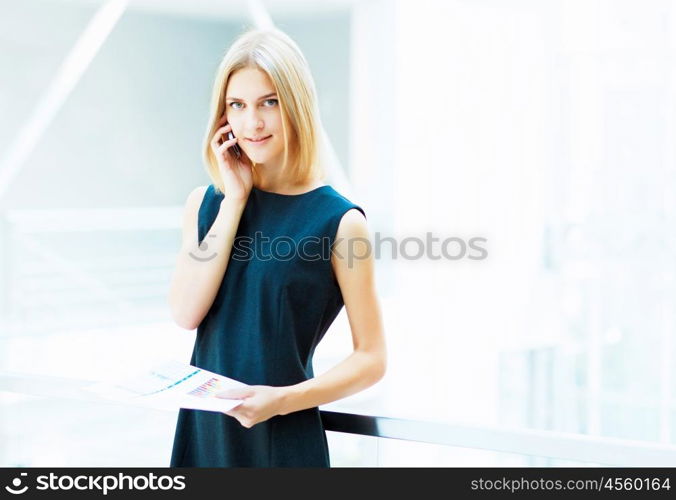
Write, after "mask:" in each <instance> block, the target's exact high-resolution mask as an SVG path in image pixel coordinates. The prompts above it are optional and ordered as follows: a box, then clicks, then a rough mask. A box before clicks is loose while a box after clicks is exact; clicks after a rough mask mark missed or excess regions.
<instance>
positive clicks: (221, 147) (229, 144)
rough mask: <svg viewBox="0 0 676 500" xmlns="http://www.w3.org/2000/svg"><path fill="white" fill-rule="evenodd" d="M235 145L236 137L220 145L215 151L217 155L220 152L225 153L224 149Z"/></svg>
mask: <svg viewBox="0 0 676 500" xmlns="http://www.w3.org/2000/svg"><path fill="white" fill-rule="evenodd" d="M235 144H237V137H235V138H234V139H230V140H229V141H225V142H223V143H221V145H220V146H218V147H217V148H216V150H217V151H218V152H219V153H222V152H223V151H225V150H226V149H228V148H230V147H232V146H234V145H235Z"/></svg>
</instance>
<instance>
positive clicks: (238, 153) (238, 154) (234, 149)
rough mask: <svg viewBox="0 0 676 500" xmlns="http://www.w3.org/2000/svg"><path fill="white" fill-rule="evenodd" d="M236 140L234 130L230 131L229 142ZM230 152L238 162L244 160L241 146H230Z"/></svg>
mask: <svg viewBox="0 0 676 500" xmlns="http://www.w3.org/2000/svg"><path fill="white" fill-rule="evenodd" d="M234 138H235V134H233V133H232V130H231V131H229V132H228V140H232V139H234ZM228 150H229V151H230V153H232V155H233V156H234V157H235V158H237V159H238V160H239V159H240V158H242V150H241V149H239V145H237V144H235V145H233V146H230V147H229V148H228Z"/></svg>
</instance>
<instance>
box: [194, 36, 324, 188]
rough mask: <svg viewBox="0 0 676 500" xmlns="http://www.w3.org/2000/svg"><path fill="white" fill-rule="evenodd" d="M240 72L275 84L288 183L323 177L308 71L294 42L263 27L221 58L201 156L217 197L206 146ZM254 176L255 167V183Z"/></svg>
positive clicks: (214, 169)
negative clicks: (264, 77) (261, 75)
mask: <svg viewBox="0 0 676 500" xmlns="http://www.w3.org/2000/svg"><path fill="white" fill-rule="evenodd" d="M243 68H257V69H260V70H261V71H263V72H265V73H266V74H267V75H268V76H269V77H270V79H271V80H272V82H273V84H274V86H275V91H276V92H277V95H278V97H279V105H280V108H281V113H282V128H283V131H284V144H285V148H284V162H283V164H282V169H283V170H284V171H286V172H288V175H289V176H290V178H291V183H293V184H301V183H305V182H307V181H309V180H311V179H314V178H324V171H323V168H322V166H321V165H320V161H321V156H322V154H321V152H320V149H321V148H320V144H321V142H320V137H321V129H320V127H321V122H320V118H319V108H318V105H317V92H316V90H315V83H314V79H313V78H312V74H311V72H310V67H309V65H308V63H307V61H306V59H305V57H304V56H303V53H302V52H301V51H300V48H298V45H297V44H296V42H294V41H293V40H292V39H291V38H290V37H289V36H288V35H286V34H285V33H283V32H282V31H280V30H278V29H276V28H266V29H253V30H249V31H247V32H245V33H243V34H242V35H240V36H239V37H238V38H237V39H236V40H235V42H234V43H233V44H232V46H231V47H230V49H229V50H228V51H227V53H226V54H225V56H223V59H222V60H221V63H220V64H219V66H218V70H217V71H216V78H215V81H214V87H213V91H212V95H211V106H210V116H209V121H208V124H207V130H206V134H205V136H204V140H203V147H202V157H203V160H204V163H205V165H206V168H207V173H208V174H209V177H210V178H211V180H212V182H213V184H214V186H215V187H216V188H217V189H218V190H219V191H220V192H221V193H222V192H223V191H224V187H223V182H222V180H221V176H220V173H219V169H218V163H217V161H216V157H215V155H214V153H213V151H212V150H211V145H210V142H211V139H212V138H213V135H214V133H215V132H216V130H217V129H218V128H219V127H218V120H219V119H220V118H221V117H222V116H223V114H224V113H225V90H226V88H227V85H228V80H229V78H230V76H231V75H232V74H233V73H234V72H235V71H237V70H240V69H243ZM287 169H288V170H287ZM256 175H257V173H256V169H255V164H254V181H255V179H256Z"/></svg>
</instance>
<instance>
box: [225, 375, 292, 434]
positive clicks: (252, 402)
mask: <svg viewBox="0 0 676 500" xmlns="http://www.w3.org/2000/svg"><path fill="white" fill-rule="evenodd" d="M283 390H284V388H283V387H272V386H269V385H249V386H246V387H238V388H231V389H226V390H224V391H221V392H219V393H217V394H216V397H217V398H221V399H243V400H244V401H243V402H242V403H241V404H239V405H238V406H236V407H235V408H233V409H232V410H228V411H226V412H224V413H225V414H226V415H230V416H231V417H235V418H236V419H237V420H238V421H239V423H240V424H242V425H243V426H244V427H246V428H251V427H253V426H254V425H256V424H258V423H260V422H264V421H266V420H268V419H269V418H271V417H274V416H275V415H279V414H280V411H281V409H282V397H283V394H284V393H283Z"/></svg>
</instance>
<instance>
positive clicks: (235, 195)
mask: <svg viewBox="0 0 676 500" xmlns="http://www.w3.org/2000/svg"><path fill="white" fill-rule="evenodd" d="M225 123H226V117H225V115H224V116H222V117H221V119H220V120H219V121H218V125H223V124H225ZM231 129H232V127H231V126H230V124H229V123H227V124H225V125H223V126H221V127H220V128H218V129H217V130H216V132H215V133H214V136H213V137H212V138H211V151H212V152H213V153H214V156H216V161H217V162H218V170H219V171H220V173H221V179H222V180H223V189H224V194H225V196H226V197H227V198H230V200H231V201H240V202H246V200H247V198H248V197H249V193H250V192H251V187H252V186H253V170H252V163H251V160H250V159H249V157H248V156H247V155H246V154H245V153H244V151H242V154H241V158H240V159H239V160H238V159H236V158H235V157H234V155H233V154H232V153H230V151H228V149H229V148H230V147H232V146H234V145H235V144H237V137H235V138H234V139H231V140H228V138H227V134H228V132H230V130H231ZM223 139H225V140H223ZM240 150H241V147H240Z"/></svg>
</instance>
